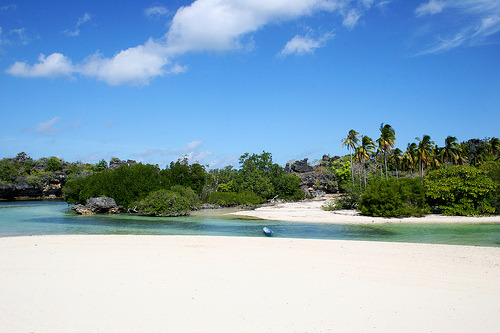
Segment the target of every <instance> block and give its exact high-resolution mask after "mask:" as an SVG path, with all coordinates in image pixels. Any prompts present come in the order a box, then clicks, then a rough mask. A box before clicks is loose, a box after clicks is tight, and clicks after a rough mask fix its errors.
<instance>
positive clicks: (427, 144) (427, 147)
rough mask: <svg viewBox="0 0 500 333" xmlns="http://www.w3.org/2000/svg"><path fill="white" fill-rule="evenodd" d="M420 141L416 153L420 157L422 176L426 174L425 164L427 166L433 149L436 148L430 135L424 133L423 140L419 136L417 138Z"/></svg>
mask: <svg viewBox="0 0 500 333" xmlns="http://www.w3.org/2000/svg"><path fill="white" fill-rule="evenodd" d="M415 140H417V141H418V145H417V149H416V153H417V157H418V161H419V163H418V165H419V170H420V177H423V176H424V166H427V163H428V162H429V159H430V158H431V156H432V150H433V148H434V141H432V140H431V137H430V136H428V135H424V136H423V137H422V140H420V139H419V138H415Z"/></svg>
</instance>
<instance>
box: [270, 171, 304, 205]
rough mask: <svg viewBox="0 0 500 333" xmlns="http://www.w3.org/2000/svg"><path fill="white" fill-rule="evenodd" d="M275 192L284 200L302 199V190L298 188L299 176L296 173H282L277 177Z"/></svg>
mask: <svg viewBox="0 0 500 333" xmlns="http://www.w3.org/2000/svg"><path fill="white" fill-rule="evenodd" d="M276 194H277V195H278V197H279V198H281V199H285V200H302V199H304V191H302V190H301V189H300V177H299V176H297V175H292V174H288V175H283V176H281V177H279V178H278V179H277V182H276Z"/></svg>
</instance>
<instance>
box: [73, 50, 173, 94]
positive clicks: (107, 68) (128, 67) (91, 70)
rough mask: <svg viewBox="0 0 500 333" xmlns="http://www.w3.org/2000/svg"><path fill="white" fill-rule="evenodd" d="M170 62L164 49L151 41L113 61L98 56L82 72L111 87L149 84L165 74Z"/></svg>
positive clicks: (93, 56)
mask: <svg viewBox="0 0 500 333" xmlns="http://www.w3.org/2000/svg"><path fill="white" fill-rule="evenodd" d="M168 63H169V60H168V58H167V57H166V56H165V54H164V50H163V48H162V47H161V46H159V45H158V44H156V43H155V42H153V41H151V40H150V41H148V42H147V43H145V44H144V45H139V46H136V47H131V48H129V49H126V50H123V51H120V52H119V53H117V54H116V55H115V56H113V57H112V58H104V57H102V55H100V54H99V53H96V54H94V55H92V56H90V57H88V58H87V59H86V60H85V61H84V64H83V65H82V66H81V67H80V72H81V73H82V74H83V75H86V76H91V77H95V78H97V79H99V80H101V81H104V82H106V83H108V84H109V85H119V84H130V85H145V84H148V83H149V81H150V80H151V79H152V78H154V77H156V76H161V75H163V74H165V70H164V68H163V67H164V66H165V65H167V64H168Z"/></svg>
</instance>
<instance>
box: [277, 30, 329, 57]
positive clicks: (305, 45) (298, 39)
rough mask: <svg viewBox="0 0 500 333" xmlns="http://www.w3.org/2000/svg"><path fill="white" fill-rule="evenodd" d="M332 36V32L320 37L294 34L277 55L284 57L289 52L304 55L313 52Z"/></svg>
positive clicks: (289, 53)
mask: <svg viewBox="0 0 500 333" xmlns="http://www.w3.org/2000/svg"><path fill="white" fill-rule="evenodd" d="M333 36H334V35H333V33H326V34H324V35H323V36H321V37H320V38H317V39H315V38H312V37H311V36H299V35H296V36H295V37H293V38H292V39H291V40H289V41H288V43H286V45H285V47H284V48H283V50H281V52H280V53H279V54H278V55H279V56H282V57H284V56H287V55H291V54H297V55H304V54H308V53H313V52H314V50H315V49H317V48H320V47H323V46H324V45H325V43H326V41H327V40H328V39H331V38H333Z"/></svg>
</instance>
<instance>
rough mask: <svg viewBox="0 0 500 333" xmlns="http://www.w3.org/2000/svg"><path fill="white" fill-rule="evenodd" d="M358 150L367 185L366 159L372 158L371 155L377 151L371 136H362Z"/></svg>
mask: <svg viewBox="0 0 500 333" xmlns="http://www.w3.org/2000/svg"><path fill="white" fill-rule="evenodd" d="M357 150H358V154H359V155H360V163H362V164H363V178H364V180H365V187H366V160H368V159H370V156H371V155H372V154H373V153H374V152H375V144H374V143H373V140H372V139H371V138H370V137H369V136H366V135H363V137H362V138H361V145H360V146H359V147H358V148H357Z"/></svg>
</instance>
